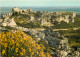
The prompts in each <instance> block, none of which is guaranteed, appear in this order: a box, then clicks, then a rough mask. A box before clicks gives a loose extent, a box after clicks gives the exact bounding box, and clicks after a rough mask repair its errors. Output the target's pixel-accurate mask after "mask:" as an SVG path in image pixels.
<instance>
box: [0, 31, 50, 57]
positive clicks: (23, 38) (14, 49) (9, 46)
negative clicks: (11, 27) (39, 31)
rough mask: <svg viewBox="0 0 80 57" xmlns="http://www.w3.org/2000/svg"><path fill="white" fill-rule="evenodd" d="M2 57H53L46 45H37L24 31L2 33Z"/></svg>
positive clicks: (0, 34) (0, 38)
mask: <svg viewBox="0 0 80 57" xmlns="http://www.w3.org/2000/svg"><path fill="white" fill-rule="evenodd" d="M0 40H1V57H51V55H50V54H49V53H48V52H44V50H45V47H44V45H39V44H38V43H36V42H35V41H34V40H33V39H32V38H31V36H28V35H26V34H24V33H23V32H22V31H16V32H14V33H13V31H10V32H6V33H4V32H1V33H0Z"/></svg>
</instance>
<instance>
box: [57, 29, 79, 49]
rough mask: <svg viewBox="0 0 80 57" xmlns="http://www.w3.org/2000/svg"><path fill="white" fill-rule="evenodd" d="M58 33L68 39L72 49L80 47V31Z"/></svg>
mask: <svg viewBox="0 0 80 57" xmlns="http://www.w3.org/2000/svg"><path fill="white" fill-rule="evenodd" d="M58 32H60V34H61V35H63V36H65V37H67V38H68V40H69V45H70V47H72V48H74V49H76V48H77V47H78V46H79V45H80V29H78V30H68V31H58Z"/></svg>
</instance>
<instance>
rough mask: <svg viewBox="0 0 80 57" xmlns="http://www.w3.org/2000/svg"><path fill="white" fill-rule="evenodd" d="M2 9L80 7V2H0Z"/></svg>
mask: <svg viewBox="0 0 80 57" xmlns="http://www.w3.org/2000/svg"><path fill="white" fill-rule="evenodd" d="M0 6H1V7H79V6H80V0H0Z"/></svg>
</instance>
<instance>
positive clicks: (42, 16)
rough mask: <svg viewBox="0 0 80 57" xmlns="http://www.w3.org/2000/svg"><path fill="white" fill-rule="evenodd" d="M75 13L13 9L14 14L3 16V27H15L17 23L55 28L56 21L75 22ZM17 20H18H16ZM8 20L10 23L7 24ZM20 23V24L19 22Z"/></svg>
mask: <svg viewBox="0 0 80 57" xmlns="http://www.w3.org/2000/svg"><path fill="white" fill-rule="evenodd" d="M75 17H76V13H75V12H44V11H36V12H35V11H32V10H31V9H22V10H21V9H19V8H17V7H16V8H12V12H11V13H8V14H7V15H3V16H2V18H3V19H4V21H3V24H2V25H3V26H7V25H8V26H14V25H16V24H15V22H16V23H19V24H23V23H26V24H27V23H29V22H33V23H35V24H40V25H41V26H48V27H50V26H54V23H55V21H57V22H59V23H60V22H61V21H64V22H66V23H70V22H75V21H74V18H75ZM15 19H16V20H15ZM7 20H8V21H9V22H7ZM14 20H15V21H14ZM18 21H19V22H18Z"/></svg>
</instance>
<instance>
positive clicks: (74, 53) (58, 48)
mask: <svg viewBox="0 0 80 57" xmlns="http://www.w3.org/2000/svg"><path fill="white" fill-rule="evenodd" d="M75 17H76V13H75V12H44V11H32V10H31V9H22V10H21V9H19V8H17V7H16V8H12V12H11V13H8V14H6V15H2V19H0V26H1V27H0V30H1V31H3V32H4V31H10V30H13V32H15V31H17V30H18V29H20V30H22V31H23V32H24V33H25V34H28V35H30V36H31V37H32V38H34V40H35V43H36V42H39V41H41V43H43V44H44V43H45V44H44V46H45V47H46V49H48V50H47V51H46V50H45V52H49V54H50V55H51V56H52V57H80V46H78V47H77V48H76V50H75V49H73V48H72V47H70V45H69V42H68V41H69V40H68V39H67V38H66V37H64V36H63V35H61V34H60V33H59V32H55V31H53V29H51V28H50V27H51V26H54V24H55V21H57V22H58V23H60V22H62V21H64V22H66V23H73V22H75V20H74V18H75ZM37 25H38V26H39V25H40V26H45V27H46V28H45V30H42V31H39V30H35V29H32V28H28V27H26V26H37ZM24 44H25V43H24ZM47 47H49V48H47Z"/></svg>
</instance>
